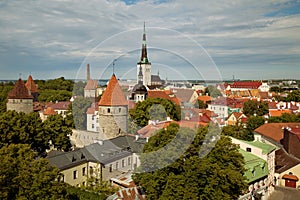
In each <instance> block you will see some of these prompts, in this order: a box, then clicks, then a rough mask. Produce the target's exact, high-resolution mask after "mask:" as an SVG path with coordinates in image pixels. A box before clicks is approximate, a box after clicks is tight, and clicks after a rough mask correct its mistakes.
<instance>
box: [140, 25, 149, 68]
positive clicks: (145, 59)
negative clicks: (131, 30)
mask: <svg viewBox="0 0 300 200" xmlns="http://www.w3.org/2000/svg"><path fill="white" fill-rule="evenodd" d="M140 63H143V64H147V63H149V61H148V57H147V45H146V25H145V22H144V33H143V43H142V55H141V61H140Z"/></svg>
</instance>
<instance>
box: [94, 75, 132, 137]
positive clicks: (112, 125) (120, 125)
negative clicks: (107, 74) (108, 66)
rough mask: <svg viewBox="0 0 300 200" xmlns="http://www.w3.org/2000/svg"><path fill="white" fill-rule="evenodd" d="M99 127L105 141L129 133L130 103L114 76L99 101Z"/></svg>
mask: <svg viewBox="0 0 300 200" xmlns="http://www.w3.org/2000/svg"><path fill="white" fill-rule="evenodd" d="M98 115H99V127H100V133H101V136H103V138H104V139H109V138H114V137H117V136H119V135H122V134H124V133H126V132H127V120H128V102H127V100H126V99H125V96H124V94H123V92H122V90H121V87H120V85H119V83H118V80H117V78H116V76H115V75H114V74H113V75H112V76H111V78H110V80H109V83H108V85H107V87H106V90H105V91H104V93H103V95H102V97H101V99H100V101H99V112H98Z"/></svg>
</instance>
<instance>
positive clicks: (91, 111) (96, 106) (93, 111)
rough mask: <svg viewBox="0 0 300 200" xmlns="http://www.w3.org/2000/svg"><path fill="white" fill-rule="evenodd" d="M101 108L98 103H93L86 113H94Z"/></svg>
mask: <svg viewBox="0 0 300 200" xmlns="http://www.w3.org/2000/svg"><path fill="white" fill-rule="evenodd" d="M98 109H99V106H98V104H97V103H92V105H91V107H89V108H88V109H87V111H86V114H90V115H93V114H95V111H96V110H98Z"/></svg>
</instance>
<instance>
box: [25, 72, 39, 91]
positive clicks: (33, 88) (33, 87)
mask: <svg viewBox="0 0 300 200" xmlns="http://www.w3.org/2000/svg"><path fill="white" fill-rule="evenodd" d="M25 86H26V88H27V90H28V91H30V92H31V93H37V92H38V89H37V86H36V84H35V83H34V81H33V79H32V76H31V75H29V76H28V79H27V81H26V84H25Z"/></svg>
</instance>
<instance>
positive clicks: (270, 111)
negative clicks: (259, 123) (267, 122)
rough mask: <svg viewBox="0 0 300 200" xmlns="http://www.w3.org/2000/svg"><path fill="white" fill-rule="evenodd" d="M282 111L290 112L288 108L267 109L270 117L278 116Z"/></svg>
mask: <svg viewBox="0 0 300 200" xmlns="http://www.w3.org/2000/svg"><path fill="white" fill-rule="evenodd" d="M283 113H291V111H290V110H288V109H284V110H269V114H270V116H271V117H280V116H281V115H282V114H283Z"/></svg>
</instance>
